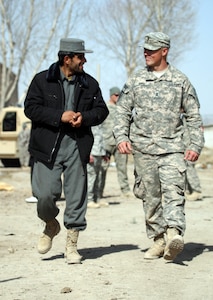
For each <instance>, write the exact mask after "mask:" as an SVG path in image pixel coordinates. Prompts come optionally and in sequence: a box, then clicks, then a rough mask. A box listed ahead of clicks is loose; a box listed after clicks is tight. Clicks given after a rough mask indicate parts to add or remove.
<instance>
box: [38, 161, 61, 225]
mask: <svg viewBox="0 0 213 300" xmlns="http://www.w3.org/2000/svg"><path fill="white" fill-rule="evenodd" d="M61 172H62V166H60V165H54V167H53V168H52V167H50V166H49V165H46V164H44V163H41V162H39V161H34V164H33V173H32V193H33V195H34V196H35V197H36V198H37V199H38V203H37V212H38V217H39V218H41V219H42V220H43V221H45V222H47V221H50V220H53V219H54V218H55V217H56V216H57V215H58V213H59V209H58V207H57V206H56V201H57V200H59V199H60V196H61V188H62V184H61Z"/></svg>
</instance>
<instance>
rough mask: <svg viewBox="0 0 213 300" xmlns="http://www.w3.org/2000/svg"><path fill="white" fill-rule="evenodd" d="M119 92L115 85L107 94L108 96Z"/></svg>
mask: <svg viewBox="0 0 213 300" xmlns="http://www.w3.org/2000/svg"><path fill="white" fill-rule="evenodd" d="M120 92H121V91H120V89H119V88H118V87H117V86H114V87H112V88H111V89H110V90H109V95H110V97H111V96H112V95H119V94H120Z"/></svg>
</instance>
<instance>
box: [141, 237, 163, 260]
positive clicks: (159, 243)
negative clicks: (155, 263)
mask: <svg viewBox="0 0 213 300" xmlns="http://www.w3.org/2000/svg"><path fill="white" fill-rule="evenodd" d="M165 246H166V243H165V240H164V234H163V233H162V234H160V235H159V236H157V237H155V238H154V244H153V245H152V247H150V248H149V250H148V251H146V252H145V254H144V259H157V258H159V257H161V256H163V253H164V248H165Z"/></svg>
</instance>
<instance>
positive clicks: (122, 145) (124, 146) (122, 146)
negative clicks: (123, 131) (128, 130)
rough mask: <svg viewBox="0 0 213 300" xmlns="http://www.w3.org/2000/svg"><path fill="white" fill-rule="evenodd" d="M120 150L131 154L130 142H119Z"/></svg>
mask: <svg viewBox="0 0 213 300" xmlns="http://www.w3.org/2000/svg"><path fill="white" fill-rule="evenodd" d="M118 150H119V152H120V153H122V154H130V153H131V152H132V147H131V144H130V142H121V143H120V144H118Z"/></svg>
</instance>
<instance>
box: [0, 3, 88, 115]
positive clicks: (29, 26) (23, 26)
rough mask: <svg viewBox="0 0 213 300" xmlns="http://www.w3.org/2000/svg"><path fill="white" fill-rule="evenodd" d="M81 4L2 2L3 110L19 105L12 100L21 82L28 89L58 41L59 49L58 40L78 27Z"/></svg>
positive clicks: (0, 69) (0, 96)
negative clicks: (11, 105)
mask: <svg viewBox="0 0 213 300" xmlns="http://www.w3.org/2000/svg"><path fill="white" fill-rule="evenodd" d="M81 2H82V0H69V1H67V0H51V1H49V0H48V1H42V0H19V1H15V0H0V25H1V41H0V110H1V109H2V107H3V106H5V105H9V104H13V105H14V104H17V102H18V99H16V101H15V99H12V100H13V101H11V97H12V95H13V94H14V91H17V90H18V85H19V84H20V80H22V79H23V81H24V83H23V84H25V86H26V88H27V87H28V85H29V81H30V80H31V79H32V77H33V75H34V74H35V73H37V72H38V70H40V68H41V66H42V64H43V63H44V61H45V60H46V59H47V57H48V55H50V54H51V51H52V49H54V45H55V43H56V41H57V48H58V36H59V35H61V34H63V37H66V36H67V35H68V34H70V32H71V31H72V30H73V26H74V25H75V26H76V27H77V21H78V19H77V17H78V15H79V14H80V13H81V7H82V3H81ZM74 4H75V6H74ZM79 21H80V20H79ZM54 52H55V49H54ZM50 56H51V55H50ZM16 94H17V93H16ZM22 98H23V97H20V99H19V101H22Z"/></svg>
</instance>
